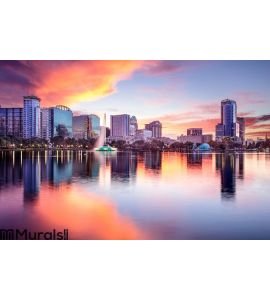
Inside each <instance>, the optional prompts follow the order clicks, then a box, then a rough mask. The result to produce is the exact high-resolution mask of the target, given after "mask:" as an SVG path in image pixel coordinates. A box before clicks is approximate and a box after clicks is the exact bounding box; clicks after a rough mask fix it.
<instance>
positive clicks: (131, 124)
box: [129, 116, 138, 136]
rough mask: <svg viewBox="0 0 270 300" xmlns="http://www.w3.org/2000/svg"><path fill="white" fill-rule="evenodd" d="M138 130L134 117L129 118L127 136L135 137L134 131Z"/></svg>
mask: <svg viewBox="0 0 270 300" xmlns="http://www.w3.org/2000/svg"><path fill="white" fill-rule="evenodd" d="M137 130H138V122H137V119H136V117H135V116H132V117H131V118H130V122H129V135H131V136H134V135H136V131H137Z"/></svg>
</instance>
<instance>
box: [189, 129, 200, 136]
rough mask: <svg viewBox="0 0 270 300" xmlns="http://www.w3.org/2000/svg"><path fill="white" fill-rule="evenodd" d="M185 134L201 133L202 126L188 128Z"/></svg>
mask: <svg viewBox="0 0 270 300" xmlns="http://www.w3.org/2000/svg"><path fill="white" fill-rule="evenodd" d="M187 135H202V128H188V129H187Z"/></svg>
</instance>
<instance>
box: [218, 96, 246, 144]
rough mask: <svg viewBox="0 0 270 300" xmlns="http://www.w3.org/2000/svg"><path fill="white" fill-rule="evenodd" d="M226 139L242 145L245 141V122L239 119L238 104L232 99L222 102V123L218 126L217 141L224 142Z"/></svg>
mask: <svg viewBox="0 0 270 300" xmlns="http://www.w3.org/2000/svg"><path fill="white" fill-rule="evenodd" d="M224 137H230V138H232V139H233V140H234V141H237V142H241V143H243V142H244V139H245V120H244V118H240V117H237V104H236V102H235V101H234V100H230V99H225V100H222V101H221V122H220V123H219V124H217V125H216V140H217V141H222V139H223V138H224Z"/></svg>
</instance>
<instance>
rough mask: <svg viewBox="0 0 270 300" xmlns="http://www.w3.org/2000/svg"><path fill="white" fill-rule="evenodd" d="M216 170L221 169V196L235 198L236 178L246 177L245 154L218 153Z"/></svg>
mask: <svg viewBox="0 0 270 300" xmlns="http://www.w3.org/2000/svg"><path fill="white" fill-rule="evenodd" d="M216 170H218V171H220V179H221V197H222V199H223V200H234V199H235V193H236V178H238V179H244V155H243V153H241V154H238V155H236V154H234V153H231V154H216Z"/></svg>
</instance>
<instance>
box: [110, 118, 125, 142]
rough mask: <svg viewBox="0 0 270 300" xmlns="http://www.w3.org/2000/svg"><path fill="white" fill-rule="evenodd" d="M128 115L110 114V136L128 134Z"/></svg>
mask: <svg viewBox="0 0 270 300" xmlns="http://www.w3.org/2000/svg"><path fill="white" fill-rule="evenodd" d="M129 126H130V117H129V115H127V114H123V115H113V116H111V136H113V137H127V136H129Z"/></svg>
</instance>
